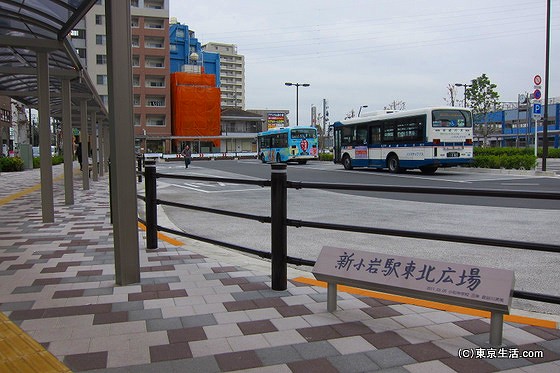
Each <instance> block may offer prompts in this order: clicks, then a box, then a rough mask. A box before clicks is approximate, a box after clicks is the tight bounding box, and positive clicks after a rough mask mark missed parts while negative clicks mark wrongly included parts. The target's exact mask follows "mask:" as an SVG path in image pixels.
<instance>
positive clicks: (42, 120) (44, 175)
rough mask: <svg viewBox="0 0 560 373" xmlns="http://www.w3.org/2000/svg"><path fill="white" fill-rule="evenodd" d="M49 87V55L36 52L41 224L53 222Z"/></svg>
mask: <svg viewBox="0 0 560 373" xmlns="http://www.w3.org/2000/svg"><path fill="white" fill-rule="evenodd" d="M49 86H50V83H49V55H48V53H46V52H37V90H38V93H39V152H40V156H41V209H42V216H43V223H52V222H54V197H53V171H52V161H51V158H52V154H51V123H50V91H49Z"/></svg>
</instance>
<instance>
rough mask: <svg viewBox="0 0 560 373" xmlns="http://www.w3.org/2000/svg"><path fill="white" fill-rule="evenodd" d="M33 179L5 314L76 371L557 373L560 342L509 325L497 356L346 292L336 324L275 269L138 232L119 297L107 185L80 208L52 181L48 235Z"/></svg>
mask: <svg viewBox="0 0 560 373" xmlns="http://www.w3.org/2000/svg"><path fill="white" fill-rule="evenodd" d="M61 172H62V167H59V166H57V167H55V171H54V174H55V178H56V177H57V176H58V175H60V174H61ZM38 175H39V174H38V171H37V170H33V171H25V172H21V173H16V174H9V173H2V174H1V175H0V311H2V312H3V313H4V314H5V315H7V316H8V317H9V319H10V320H11V321H12V322H14V323H15V324H17V325H18V326H20V327H21V329H23V331H25V332H26V333H27V334H28V335H29V336H30V337H32V338H33V339H35V340H36V341H37V342H39V343H40V344H41V345H42V346H43V347H44V348H46V350H48V351H49V352H50V353H52V354H53V355H54V356H56V357H57V358H58V359H59V360H60V361H62V362H63V363H64V364H65V365H66V366H67V367H68V368H70V369H71V370H72V371H75V372H79V371H92V372H224V371H236V370H242V371H254V372H321V373H327V372H369V371H379V370H383V371H387V372H389V371H390V372H430V373H436V372H494V371H502V370H509V371H510V372H553V371H560V331H559V330H558V329H551V328H545V327H539V326H531V325H525V324H520V323H511V322H507V323H506V324H505V325H504V344H505V346H504V348H503V349H501V350H493V349H489V348H488V346H487V341H488V339H489V320H488V319H485V318H481V317H479V316H471V315H467V314H464V313H458V312H449V311H442V310H437V309H431V308H425V307H420V306H417V305H411V304H405V303H399V302H395V301H391V300H386V299H380V298H371V297H366V296H363V295H352V294H349V293H344V292H339V297H340V300H339V301H338V306H339V310H338V311H336V312H334V313H332V314H331V313H328V312H327V311H326V290H325V289H324V288H323V287H320V286H310V285H307V284H305V283H302V282H298V281H293V280H291V281H290V283H289V287H288V289H287V290H286V291H282V292H275V291H273V290H271V289H270V273H269V270H268V268H269V264H267V263H265V262H262V261H260V260H257V259H253V258H248V257H246V256H243V255H241V254H238V253H235V252H232V251H229V250H225V249H221V248H217V247H214V246H212V245H207V244H204V243H200V242H196V241H192V240H188V239H184V238H178V240H179V241H180V242H177V241H175V240H161V241H160V242H159V244H160V247H161V249H160V250H158V251H157V252H150V253H147V252H146V251H145V250H144V247H145V242H144V234H143V232H142V231H141V230H139V237H140V245H141V250H140V265H141V271H142V280H141V283H140V284H135V285H130V286H123V287H120V286H116V285H115V282H114V273H115V269H114V257H113V248H112V244H113V241H112V227H111V225H110V222H109V216H108V213H109V211H108V205H109V199H108V186H107V184H108V183H107V180H108V179H107V177H102V178H100V180H99V181H98V182H91V184H90V187H91V189H90V190H89V191H82V190H81V182H79V179H76V180H77V181H76V182H75V205H73V206H64V196H63V190H64V188H63V185H62V181H61V180H60V179H58V180H57V181H55V222H54V223H50V224H43V223H42V221H41V211H40V194H39V191H38V189H36V188H33V186H34V185H36V184H37V183H38V182H39V178H38ZM76 176H79V175H76ZM20 192H21V193H20ZM263 263H264V265H263ZM302 274H305V273H302V272H299V271H290V278H293V277H295V276H299V275H302ZM307 276H308V277H309V275H308V274H307ZM6 341H7V339H6V338H5V337H3V336H2V335H0V357H1V360H0V368H1V367H2V365H1V364H4V366H5V363H6V361H9V359H14V358H11V357H9V356H8V355H7V354H6V353H5V351H6V350H4V349H5V348H8V347H9V346H8V344H7V343H6ZM459 351H462V352H463V354H464V356H468V355H469V354H476V353H478V354H481V356H486V357H488V356H489V355H488V354H492V353H494V352H495V353H497V354H500V353H504V354H505V355H506V357H504V358H461V357H460V356H459ZM527 351H529V352H531V353H532V354H533V355H534V354H542V355H543V357H521V356H522V355H523V354H526V353H527ZM37 353H44V352H41V351H38V352H37ZM485 354H486V355H485ZM0 370H1V369H0Z"/></svg>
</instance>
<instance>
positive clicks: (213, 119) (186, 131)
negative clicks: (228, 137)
mask: <svg viewBox="0 0 560 373" xmlns="http://www.w3.org/2000/svg"><path fill="white" fill-rule="evenodd" d="M215 79H216V77H215V75H212V74H196V73H182V72H181V73H172V74H171V101H172V105H171V115H172V118H173V119H172V131H173V136H177V137H181V136H185V137H200V136H220V135H221V127H220V100H221V98H220V89H219V88H216V80H215ZM191 140H192V139H191ZM191 140H189V139H185V140H181V139H179V140H178V141H177V142H176V144H175V145H176V149H177V151H181V149H180V146H178V145H179V141H189V142H190V141H191ZM207 141H208V144H207V146H214V147H218V148H219V147H220V140H219V139H214V140H211V139H208V140H207ZM209 142H211V143H212V144H209ZM199 143H200V142H199V141H197V142H193V145H194V146H195V147H193V146H191V147H192V148H193V151H201V150H200V149H196V146H197V145H196V144H199Z"/></svg>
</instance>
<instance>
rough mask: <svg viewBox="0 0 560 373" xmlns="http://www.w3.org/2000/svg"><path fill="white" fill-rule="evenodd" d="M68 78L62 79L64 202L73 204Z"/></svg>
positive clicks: (72, 148) (71, 139)
mask: <svg viewBox="0 0 560 373" xmlns="http://www.w3.org/2000/svg"><path fill="white" fill-rule="evenodd" d="M70 91H71V89H70V80H69V79H63V80H62V150H63V152H64V203H65V204H66V205H73V204H74V179H73V176H74V175H73V174H74V167H73V166H74V164H73V162H74V146H73V145H74V135H73V134H72V102H71V99H70V95H71V92H70Z"/></svg>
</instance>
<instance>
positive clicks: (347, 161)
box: [342, 154, 352, 170]
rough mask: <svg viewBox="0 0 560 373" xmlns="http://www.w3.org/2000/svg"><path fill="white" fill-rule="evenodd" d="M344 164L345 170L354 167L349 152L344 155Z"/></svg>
mask: <svg viewBox="0 0 560 373" xmlns="http://www.w3.org/2000/svg"><path fill="white" fill-rule="evenodd" d="M342 165H343V166H344V169H345V170H351V169H352V159H350V156H349V155H348V154H344V157H342Z"/></svg>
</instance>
